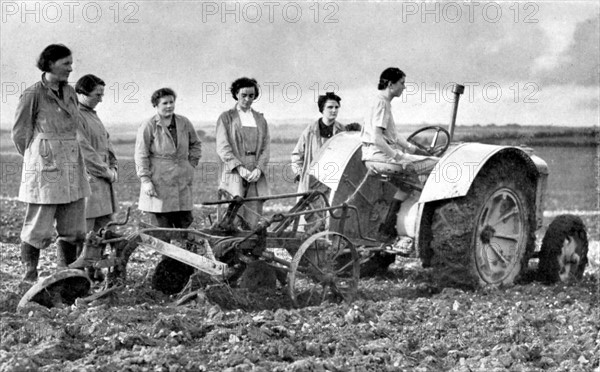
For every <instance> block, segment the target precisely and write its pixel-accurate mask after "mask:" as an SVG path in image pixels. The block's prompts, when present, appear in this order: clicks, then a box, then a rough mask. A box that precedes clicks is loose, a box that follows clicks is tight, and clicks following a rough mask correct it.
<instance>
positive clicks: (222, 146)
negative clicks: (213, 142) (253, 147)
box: [216, 113, 243, 171]
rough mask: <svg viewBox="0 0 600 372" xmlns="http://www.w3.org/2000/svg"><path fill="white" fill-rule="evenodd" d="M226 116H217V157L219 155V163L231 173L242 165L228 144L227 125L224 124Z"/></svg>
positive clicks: (224, 114)
mask: <svg viewBox="0 0 600 372" xmlns="http://www.w3.org/2000/svg"><path fill="white" fill-rule="evenodd" d="M226 116H227V114H226V113H223V114H221V116H219V120H217V131H216V137H217V155H219V158H221V161H222V162H223V163H225V167H226V168H227V169H228V170H230V171H231V170H233V169H235V168H236V167H237V166H239V165H241V164H243V163H242V162H241V161H240V159H238V158H237V157H236V156H235V154H234V153H233V149H232V147H231V144H230V143H229V138H230V134H229V132H228V130H227V124H226V123H225V122H226V121H228V120H227V118H226Z"/></svg>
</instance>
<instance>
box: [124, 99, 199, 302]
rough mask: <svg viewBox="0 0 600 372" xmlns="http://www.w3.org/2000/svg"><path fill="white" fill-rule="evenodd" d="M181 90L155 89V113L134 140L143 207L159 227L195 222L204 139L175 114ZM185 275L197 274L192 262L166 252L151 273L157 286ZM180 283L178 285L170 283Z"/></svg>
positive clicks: (168, 288)
mask: <svg viewBox="0 0 600 372" xmlns="http://www.w3.org/2000/svg"><path fill="white" fill-rule="evenodd" d="M176 98H177V95H176V94H175V92H174V91H173V90H172V89H169V88H161V89H158V90H157V91H155V92H154V93H153V94H152V98H151V102H152V106H153V107H155V108H156V114H155V115H154V116H152V117H151V118H150V119H148V120H147V121H145V122H144V123H142V124H141V125H140V127H139V129H138V132H137V137H136V142H135V154H134V158H135V164H136V168H137V175H138V177H139V179H140V181H141V186H140V199H139V209H140V210H142V211H145V212H148V213H149V214H150V218H151V221H152V224H153V225H155V226H158V227H167V228H180V229H185V228H187V227H189V226H190V225H191V223H192V222H193V219H194V218H193V216H192V209H193V206H194V204H193V193H192V188H193V187H192V186H193V181H194V168H195V167H196V166H197V165H198V162H199V160H200V155H201V143H200V140H199V139H198V135H197V134H196V131H195V130H194V126H193V125H192V123H191V122H190V121H189V120H188V119H187V118H186V117H184V116H181V115H177V114H175V99H176ZM169 272H172V273H176V274H174V275H181V276H182V277H189V275H191V274H192V273H193V269H192V268H191V267H190V266H187V265H185V264H182V263H180V262H179V261H176V260H173V259H171V258H168V257H164V258H163V260H162V261H161V262H160V263H159V266H157V268H156V270H155V275H154V277H153V278H152V282H153V285H154V287H155V288H156V289H159V290H162V291H164V292H169V293H170V292H172V291H176V290H177V288H172V286H173V285H175V287H177V286H178V284H177V283H180V282H181V281H182V280H181V279H175V278H168V277H166V276H164V275H168V273H169ZM171 283H175V284H173V285H172V284H171Z"/></svg>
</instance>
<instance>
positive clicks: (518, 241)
mask: <svg viewBox="0 0 600 372" xmlns="http://www.w3.org/2000/svg"><path fill="white" fill-rule="evenodd" d="M463 89H464V88H463V87H462V86H460V85H459V86H456V87H455V89H454V93H455V105H454V111H453V115H452V121H451V124H450V126H449V128H448V130H446V129H445V128H442V127H439V126H433V127H426V128H422V129H420V130H418V131H417V132H415V133H413V134H412V135H410V136H409V137H408V140H409V141H410V142H412V143H414V144H415V145H417V146H418V147H419V148H420V149H421V150H422V151H423V152H424V153H427V154H429V155H431V156H435V157H438V158H439V160H438V162H437V164H436V166H435V168H434V169H433V170H432V171H431V172H428V173H427V174H418V172H416V171H415V170H414V169H411V165H410V164H391V163H379V164H377V163H369V162H366V163H367V164H365V162H363V161H362V160H361V141H360V136H359V135H358V134H357V133H352V132H347V133H343V134H340V135H338V136H335V137H334V138H332V139H331V140H330V141H329V142H327V144H326V145H325V146H324V148H323V149H322V152H321V153H320V156H319V157H318V159H317V160H316V161H315V162H314V163H313V169H312V172H311V174H312V175H313V176H314V177H315V178H316V179H317V180H318V181H319V182H320V183H321V184H322V185H323V189H324V190H326V193H327V195H328V196H329V203H330V204H331V205H339V204H342V203H348V204H352V205H354V206H355V207H356V208H357V209H358V210H359V211H360V221H356V220H351V221H347V222H345V226H344V234H345V236H347V237H348V238H349V239H350V240H352V241H353V242H354V243H355V244H356V245H358V246H369V245H373V241H377V242H380V241H382V240H383V241H384V243H387V244H389V246H388V248H387V249H386V250H385V251H384V253H383V254H382V253H375V252H370V254H371V255H372V259H373V260H374V262H376V265H375V266H379V269H381V265H384V266H385V265H386V264H389V263H391V262H393V259H386V257H385V253H394V250H395V247H397V245H398V244H401V245H403V246H406V245H409V246H410V245H412V246H413V248H414V249H415V252H416V253H415V254H416V255H417V256H418V257H419V258H420V259H421V261H422V263H423V266H425V267H434V268H435V273H436V276H437V277H438V278H439V280H440V282H441V283H447V284H450V283H453V284H456V285H460V286H466V287H479V286H486V285H501V284H509V283H512V282H513V281H514V280H515V278H517V276H518V275H519V273H520V272H521V270H523V269H524V268H526V267H527V264H528V261H529V259H530V258H532V257H533V255H534V249H535V231H536V230H537V229H538V228H540V227H541V225H542V218H543V204H544V199H543V197H544V191H545V188H546V179H547V177H548V168H547V165H546V163H545V162H544V161H543V160H542V159H540V158H539V157H537V156H535V155H534V154H533V151H532V150H531V149H529V148H522V147H514V146H494V145H486V144H480V143H453V142H452V137H453V133H454V123H455V118H456V110H457V105H458V100H459V97H460V94H461V93H462V92H463ZM397 189H400V190H403V191H405V193H406V194H408V195H409V197H408V198H407V199H406V200H404V201H402V204H401V208H400V210H399V212H398V213H397V218H396V221H397V223H396V236H395V237H394V236H393V237H392V238H393V239H392V240H390V239H387V241H385V239H382V238H381V235H380V234H379V228H380V226H381V224H382V223H383V220H384V218H385V217H386V215H387V214H388V210H389V208H390V207H391V205H392V201H393V196H394V194H395V191H396V190H397ZM359 227H360V229H361V230H362V233H363V235H364V237H366V238H368V239H367V240H364V239H360V238H359V236H358V235H357V231H358V229H359ZM339 230H340V226H339V223H338V222H337V221H332V222H331V223H330V224H329V231H334V232H339ZM394 240H396V241H394ZM404 248H406V247H404ZM359 252H360V250H359ZM365 261H368V260H365Z"/></svg>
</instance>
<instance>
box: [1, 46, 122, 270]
mask: <svg viewBox="0 0 600 372" xmlns="http://www.w3.org/2000/svg"><path fill="white" fill-rule="evenodd" d="M72 64H73V56H72V54H71V50H69V48H67V47H66V46H64V45H62V44H52V45H49V46H47V47H46V48H45V49H44V50H43V51H42V53H41V55H40V57H39V59H38V61H37V66H38V68H39V69H40V70H41V71H42V72H43V74H42V79H41V81H39V82H37V83H35V84H34V85H33V86H31V87H29V88H27V89H26V90H25V91H24V92H23V95H22V96H21V98H20V100H19V105H18V107H17V112H16V115H15V116H16V118H15V123H14V126H13V129H12V140H13V142H14V144H15V147H16V148H17V151H18V152H19V154H21V155H22V156H23V174H22V178H21V187H20V189H19V200H21V201H23V202H25V203H27V209H26V211H25V219H24V222H23V229H22V230H21V260H22V262H23V264H24V265H25V269H26V272H25V276H24V278H23V280H25V281H35V280H37V277H38V273H37V265H38V261H39V257H40V249H44V248H46V247H48V245H50V243H51V242H52V240H53V236H54V231H55V230H56V233H57V234H58V238H57V240H56V245H57V248H58V252H57V253H58V263H57V264H58V266H59V267H66V266H67V265H69V264H70V263H72V262H73V261H75V258H76V252H77V246H78V245H80V244H81V243H82V242H83V240H84V238H85V231H86V225H85V197H87V196H89V195H90V185H89V182H88V181H87V174H86V164H85V163H84V158H83V154H84V151H85V152H86V153H87V151H90V152H93V149H92V148H91V146H90V145H89V143H88V142H87V140H86V139H85V137H82V136H81V133H80V132H79V130H80V127H81V125H82V123H81V121H82V119H81V116H80V114H79V110H78V108H77V95H76V93H75V90H74V89H73V88H72V87H71V86H69V84H68V83H67V82H68V79H69V75H70V74H71V71H73V69H72V67H71V65H72ZM78 137H79V139H80V140H79V141H78ZM86 163H87V164H88V171H90V172H95V176H97V177H102V178H106V179H109V180H114V178H115V177H116V175H115V172H114V171H112V170H111V169H110V168H109V167H108V166H106V165H105V164H104V163H102V162H100V161H99V159H96V158H95V157H90V158H89V159H87V160H86Z"/></svg>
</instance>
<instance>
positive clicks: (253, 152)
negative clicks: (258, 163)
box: [246, 151, 256, 155]
mask: <svg viewBox="0 0 600 372" xmlns="http://www.w3.org/2000/svg"><path fill="white" fill-rule="evenodd" d="M246 155H256V151H246Z"/></svg>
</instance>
